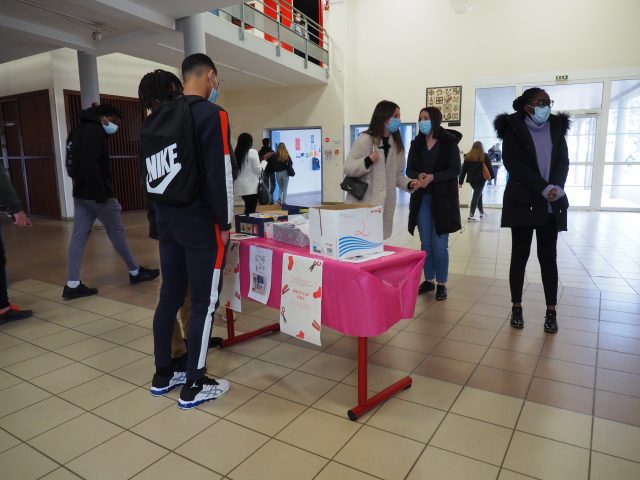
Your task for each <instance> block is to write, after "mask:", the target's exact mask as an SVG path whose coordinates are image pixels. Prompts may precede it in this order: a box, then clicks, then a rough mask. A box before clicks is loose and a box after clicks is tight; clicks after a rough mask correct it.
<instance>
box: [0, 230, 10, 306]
mask: <svg viewBox="0 0 640 480" xmlns="http://www.w3.org/2000/svg"><path fill="white" fill-rule="evenodd" d="M6 266H7V256H6V254H5V252H4V242H3V241H2V232H0V309H3V308H7V307H8V306H9V295H8V293H7V270H6Z"/></svg>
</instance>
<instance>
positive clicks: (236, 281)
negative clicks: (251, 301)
mask: <svg viewBox="0 0 640 480" xmlns="http://www.w3.org/2000/svg"><path fill="white" fill-rule="evenodd" d="M220 305H222V306H223V307H225V308H230V309H231V310H233V311H234V312H241V311H242V302H241V301H240V242H238V241H236V240H231V242H230V244H229V248H228V250H227V263H226V265H225V266H224V271H223V272H222V292H220Z"/></svg>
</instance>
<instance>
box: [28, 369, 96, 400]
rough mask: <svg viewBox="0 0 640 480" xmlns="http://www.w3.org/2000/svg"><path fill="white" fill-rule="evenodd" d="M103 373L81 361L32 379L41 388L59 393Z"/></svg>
mask: <svg viewBox="0 0 640 480" xmlns="http://www.w3.org/2000/svg"><path fill="white" fill-rule="evenodd" d="M102 375H103V373H102V372H100V371H98V370H96V369H95V368H91V367H88V366H86V365H83V364H81V363H72V364H71V365H68V366H66V367H63V368H60V369H58V370H55V371H53V372H50V373H47V374H45V375H41V376H39V377H36V378H33V379H31V380H30V381H31V383H33V384H35V385H37V386H39V387H40V388H43V389H45V390H47V391H48V392H51V393H53V394H56V395H57V394H59V393H61V392H64V391H65V390H69V389H70V388H73V387H76V386H78V385H81V384H83V383H85V382H89V381H91V380H93V379H95V378H98V377H100V376H102Z"/></svg>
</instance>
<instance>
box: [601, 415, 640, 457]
mask: <svg viewBox="0 0 640 480" xmlns="http://www.w3.org/2000/svg"><path fill="white" fill-rule="evenodd" d="M591 448H592V449H593V450H594V451H596V452H600V453H606V454H609V455H613V456H616V457H621V458H625V459H627V460H632V461H634V462H640V427H636V426H633V425H625V424H624V423H618V422H613V421H611V420H604V419H602V418H597V417H596V418H595V419H594V422H593V444H592V446H591Z"/></svg>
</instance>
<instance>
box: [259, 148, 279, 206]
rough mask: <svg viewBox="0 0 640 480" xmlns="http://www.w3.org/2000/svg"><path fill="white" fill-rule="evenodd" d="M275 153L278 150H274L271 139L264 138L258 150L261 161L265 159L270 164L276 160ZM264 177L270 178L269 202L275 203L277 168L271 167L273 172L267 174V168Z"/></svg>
mask: <svg viewBox="0 0 640 480" xmlns="http://www.w3.org/2000/svg"><path fill="white" fill-rule="evenodd" d="M275 154H276V152H274V151H273V149H272V148H271V139H269V138H263V139H262V148H261V149H260V151H259V152H258V156H259V157H260V161H261V162H262V161H265V162H267V164H269V165H270V164H272V163H273V161H274V160H275V157H274V155H275ZM264 178H265V180H268V182H269V194H270V195H271V201H270V202H269V203H270V204H271V205H273V192H275V190H276V174H275V169H271V173H269V174H268V175H267V173H266V170H265V175H264Z"/></svg>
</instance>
